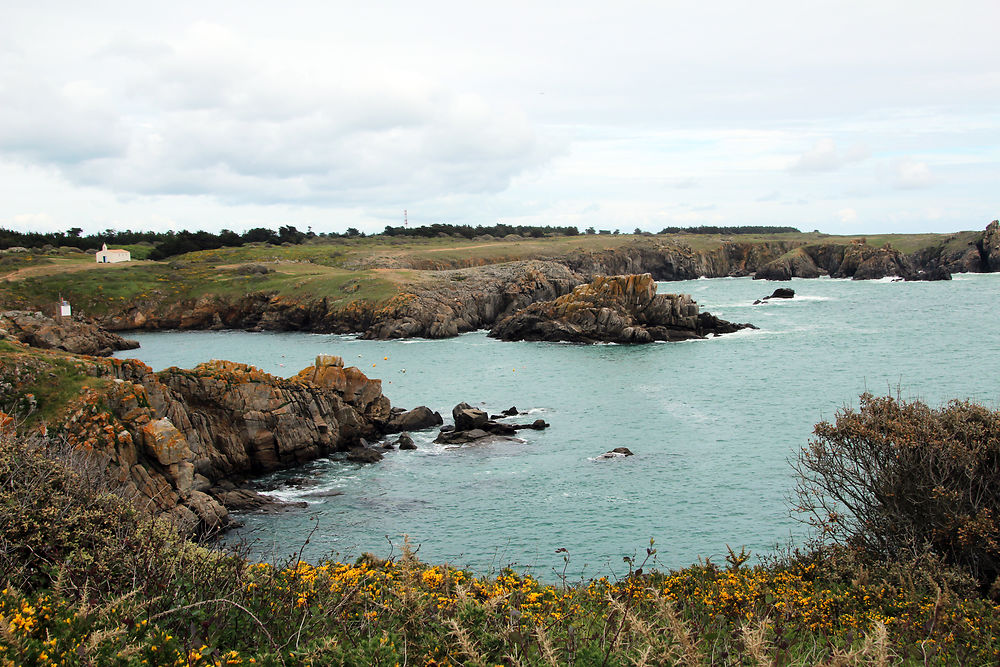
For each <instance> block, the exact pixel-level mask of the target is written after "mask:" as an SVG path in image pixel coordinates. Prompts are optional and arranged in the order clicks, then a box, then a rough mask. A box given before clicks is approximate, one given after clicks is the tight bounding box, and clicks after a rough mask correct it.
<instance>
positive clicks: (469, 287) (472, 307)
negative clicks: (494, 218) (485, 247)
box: [364, 261, 581, 339]
mask: <svg viewBox="0 0 1000 667" xmlns="http://www.w3.org/2000/svg"><path fill="white" fill-rule="evenodd" d="M580 282H581V278H580V276H578V275H576V274H574V273H573V272H572V271H570V270H569V269H567V268H566V267H565V266H563V265H562V264H557V263H554V262H539V261H527V262H510V263H506V264H496V265H491V266H486V267H482V268H477V269H462V270H458V271H444V272H440V274H438V275H436V276H435V277H434V279H433V280H431V281H428V282H426V283H423V284H421V285H418V286H414V287H413V289H412V291H410V292H407V293H405V294H402V295H399V296H397V297H396V298H395V299H393V300H392V301H391V302H389V303H388V304H387V305H386V306H384V307H383V308H381V309H380V310H379V311H378V313H377V317H376V320H375V321H374V322H373V323H372V326H371V327H369V328H368V329H367V330H366V331H365V333H364V337H365V338H380V339H382V338H409V337H414V336H419V337H423V338H448V337H451V336H457V335H458V334H460V333H463V332H466V331H474V330H475V329H480V328H483V327H486V326H489V325H491V324H493V323H494V322H495V321H496V320H497V319H499V318H501V317H504V316H505V315H507V314H509V313H512V312H516V311H518V310H520V309H522V308H524V307H525V306H527V305H529V304H531V303H534V302H536V301H542V300H547V299H554V298H556V297H557V296H560V295H562V294H566V293H567V292H569V291H570V290H572V289H573V287H574V286H576V285H578V284H579V283H580Z"/></svg>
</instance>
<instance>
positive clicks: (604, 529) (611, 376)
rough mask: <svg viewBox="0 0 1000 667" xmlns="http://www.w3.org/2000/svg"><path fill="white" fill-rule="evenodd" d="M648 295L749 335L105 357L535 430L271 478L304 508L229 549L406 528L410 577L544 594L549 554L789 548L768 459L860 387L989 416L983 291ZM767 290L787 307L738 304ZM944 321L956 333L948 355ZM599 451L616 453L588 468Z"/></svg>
mask: <svg viewBox="0 0 1000 667" xmlns="http://www.w3.org/2000/svg"><path fill="white" fill-rule="evenodd" d="M659 287H660V290H661V291H663V292H670V293H684V294H690V295H691V296H692V297H693V299H694V300H695V301H696V302H697V303H698V304H699V306H700V307H701V308H702V309H704V310H707V311H710V312H712V313H713V314H715V315H717V316H719V317H721V318H725V319H727V320H730V321H735V322H753V323H754V324H755V325H757V326H758V327H760V328H759V329H758V330H753V329H747V330H742V331H739V332H737V333H733V334H729V335H725V336H720V337H717V338H709V339H708V340H693V341H689V342H683V343H660V344H651V345H641V346H635V345H573V344H566V343H547V342H513V343H507V342H501V341H497V340H494V339H491V338H488V337H487V336H486V334H485V332H473V333H469V334H465V335H462V336H459V337H457V338H451V339H443V340H428V339H411V340H388V341H380V340H361V339H359V338H357V337H355V336H340V335H329V334H304V333H246V332H237V331H217V332H153V333H142V332H130V334H129V336H130V337H134V338H137V339H138V340H139V341H140V342H141V343H142V347H141V348H140V349H138V350H134V351H128V352H120V353H118V356H137V357H139V358H141V359H143V360H145V361H146V362H147V363H149V364H150V365H151V366H152V367H153V368H154V369H156V368H164V367H167V366H171V365H178V366H181V367H192V366H194V365H195V364H197V363H199V362H201V361H206V360H209V359H213V358H216V359H225V358H230V359H234V360H238V361H244V362H247V363H252V364H254V365H256V366H259V367H261V368H262V369H263V370H265V371H267V372H269V373H272V374H275V375H284V376H291V375H294V374H295V373H297V372H298V371H299V370H300V369H301V368H304V367H307V366H310V365H312V364H313V363H314V359H315V357H316V355H318V354H335V355H340V356H342V357H343V359H344V363H345V364H346V365H355V366H357V367H358V368H360V369H362V370H363V371H364V373H365V374H366V375H368V376H369V377H373V378H379V379H381V381H382V391H383V393H384V394H385V395H386V396H387V397H389V398H390V400H391V401H392V405H394V406H400V407H404V408H410V407H415V406H418V405H422V404H426V405H428V406H429V407H430V408H431V410H433V411H438V412H440V413H441V414H442V415H444V416H445V417H446V418H447V417H448V416H449V415H450V414H451V410H452V408H453V407H454V406H455V405H457V404H458V403H460V402H463V401H466V402H468V403H469V404H470V405H471V406H472V407H475V408H480V409H483V410H485V411H486V412H489V413H490V414H499V412H500V411H501V410H504V409H507V408H509V407H511V406H516V407H517V408H518V409H519V410H520V411H522V412H527V413H529V414H528V415H526V416H525V417H524V418H523V421H531V420H533V419H544V420H545V421H546V422H547V423H549V424H551V427H550V428H548V429H546V430H544V431H531V430H529V431H520V432H518V437H519V439H522V440H524V442H523V443H519V442H513V441H505V442H495V443H490V444H486V445H483V446H478V445H477V446H471V447H469V446H462V447H458V448H452V447H451V446H449V445H447V444H444V443H437V444H435V443H433V442H432V440H433V439H434V438H435V437H436V436H437V433H438V429H436V428H435V429H430V430H427V431H419V432H415V433H413V434H412V435H413V438H414V441H415V443H416V445H417V446H418V449H417V450H416V451H402V452H400V451H394V452H387V453H386V455H385V458H384V459H383V460H382V461H381V462H379V463H378V464H376V465H361V464H354V463H350V462H344V461H339V460H336V459H334V458H329V459H328V460H321V461H315V462H312V463H310V464H307V465H306V466H304V467H302V468H299V469H296V470H294V471H287V472H281V473H276V474H275V475H274V476H273V477H272V478H270V479H266V480H264V481H263V483H264V484H266V485H268V486H270V487H274V488H275V489H276V491H275V493H276V494H278V495H279V496H280V497H281V498H283V499H286V500H291V501H296V502H306V503H308V506H307V507H306V508H305V509H304V510H299V511H290V512H286V513H282V514H277V515H256V514H246V515H240V516H239V518H240V519H241V520H243V521H244V522H245V524H246V525H245V527H244V528H243V529H241V530H240V531H239V532H238V533H236V534H235V535H234V536H233V539H249V540H255V542H254V549H255V550H256V554H257V555H258V556H260V557H266V558H271V557H274V556H281V555H288V554H289V553H290V552H293V551H294V552H296V553H297V551H298V549H299V548H300V547H302V546H303V544H304V542H305V540H306V538H307V536H308V535H309V534H310V532H311V531H312V530H313V529H314V528H315V529H316V532H315V533H314V534H313V535H312V538H311V539H310V542H309V544H308V545H305V551H304V553H305V554H306V556H307V557H308V558H319V557H320V556H322V555H325V554H328V553H330V552H331V551H336V552H338V553H340V554H342V555H343V556H344V557H353V556H357V555H359V554H360V553H361V552H363V551H371V552H373V553H376V554H379V555H383V556H384V555H387V554H388V553H389V552H390V550H393V549H395V553H398V545H399V543H400V541H401V540H402V537H401V536H402V535H403V534H408V535H410V538H411V540H412V541H413V542H414V543H416V544H420V545H421V548H420V556H421V558H425V559H427V560H428V561H431V562H443V561H449V562H452V563H454V564H456V565H462V566H464V565H471V566H472V567H473V568H475V569H476V570H477V571H481V572H485V571H489V570H490V569H491V568H494V569H495V568H499V567H501V566H503V565H507V564H510V563H516V564H517V567H522V568H529V569H531V570H533V571H535V572H536V573H538V574H540V575H541V576H545V577H548V578H552V577H553V576H554V575H553V572H552V570H553V568H557V569H558V571H562V567H563V565H564V563H563V556H564V555H565V554H563V553H560V554H556V553H555V550H556V549H559V548H565V549H567V550H568V551H569V555H570V565H569V569H568V572H570V573H571V574H573V575H576V574H580V573H583V574H585V575H587V576H590V575H599V574H605V573H607V572H608V571H609V570H613V571H619V568H620V567H621V564H622V560H621V559H622V556H623V555H626V554H629V555H631V554H632V553H633V551H634V550H642V549H643V547H644V546H645V545H647V544H648V542H649V538H650V537H655V538H656V541H657V548H658V550H659V554H658V557H659V559H660V563H661V565H665V566H683V565H686V564H689V563H691V562H693V561H694V560H696V559H697V558H698V557H699V556H702V557H705V556H716V557H717V558H716V560H720V559H721V558H722V556H724V555H725V553H726V545H727V544H728V545H732V546H733V547H738V546H739V545H746V546H747V547H748V548H750V549H752V550H755V551H758V552H761V551H763V552H768V551H770V550H771V549H772V548H773V547H774V545H775V544H776V543H779V542H783V541H785V540H787V538H788V537H789V536H790V535H799V534H801V527H800V526H799V524H797V523H795V522H794V521H793V520H792V519H790V518H789V516H788V511H787V508H786V503H785V498H786V495H787V493H788V492H789V490H790V489H791V488H792V473H791V470H790V467H789V466H788V464H787V460H788V458H789V457H790V456H792V455H793V454H794V453H795V452H796V451H797V450H798V448H799V447H802V446H804V445H805V444H806V443H807V442H808V440H809V438H810V436H811V433H812V426H813V424H815V423H816V422H818V421H820V420H822V419H829V418H831V417H832V416H833V415H834V414H835V412H836V411H837V410H838V409H840V408H841V407H843V406H844V405H845V404H852V403H854V402H856V401H857V397H858V396H859V395H860V394H861V393H862V392H864V391H866V390H868V391H872V392H875V393H885V392H888V391H893V392H894V391H895V389H896V388H897V387H900V388H901V390H902V392H903V395H904V397H918V398H920V399H922V400H924V401H926V402H928V403H931V404H934V403H937V402H940V401H946V400H949V399H951V398H955V397H959V398H965V397H968V398H972V399H976V400H978V401H981V402H983V403H985V404H987V405H992V406H995V405H997V403H998V400H1000V355H997V354H996V353H995V352H996V350H997V349H1000V311H998V310H997V309H996V308H995V307H994V305H995V304H996V303H997V301H998V299H1000V276H996V275H992V274H986V275H971V274H958V275H955V276H954V279H953V280H951V281H947V282H944V281H942V282H900V283H893V282H890V281H888V280H887V281H864V282H863V281H850V280H831V279H827V278H824V279H816V280H803V279H792V281H791V282H783V283H771V282H768V281H752V280H751V279H749V278H739V279H718V280H714V279H713V280H692V281H685V282H672V283H661V284H660V286H659ZM778 287H788V288H791V289H794V291H795V296H794V298H792V299H771V300H769V301H768V302H766V303H762V304H758V305H753V302H754V301H755V300H757V299H760V298H761V297H763V296H766V295H768V294H771V293H772V292H773V291H774V290H775V289H776V288H778ZM957 322H961V323H962V329H961V331H967V330H969V328H972V329H973V330H975V331H976V332H977V333H976V335H975V336H965V335H962V336H961V344H957V343H956V340H957V338H956V336H958V335H959V333H957V330H956V328H955V323H957ZM914 351H919V354H916V353H914ZM404 371H405V372H404ZM448 421H450V420H448ZM518 421H521V419H518ZM616 447H627V448H628V449H630V450H631V451H632V452H634V456H629V457H617V458H614V459H610V460H603V461H593V460H591V459H593V458H595V457H598V456H600V455H602V454H603V453H605V452H608V451H610V450H612V449H614V448H616ZM304 479H307V480H308V481H307V482H305V483H303V480H304ZM387 537H388V540H387ZM389 541H392V543H393V544H394V545H395V547H390V545H389Z"/></svg>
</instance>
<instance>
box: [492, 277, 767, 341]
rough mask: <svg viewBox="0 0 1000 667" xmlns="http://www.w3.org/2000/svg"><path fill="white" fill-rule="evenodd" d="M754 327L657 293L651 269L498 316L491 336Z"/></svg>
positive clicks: (610, 337)
mask: <svg viewBox="0 0 1000 667" xmlns="http://www.w3.org/2000/svg"><path fill="white" fill-rule="evenodd" d="M747 327H752V325H749V324H734V323H732V322H726V321H725V320H720V319H719V318H717V317H715V316H713V315H710V314H708V313H699V312H698V305H697V304H696V303H695V302H694V301H693V300H692V299H691V297H689V296H687V295H683V294H657V293H656V282H655V281H654V280H653V278H652V276H650V275H649V274H648V273H647V274H643V275H630V276H602V277H599V278H596V279H595V280H593V281H592V282H590V283H588V284H586V285H581V286H579V287H577V288H576V289H574V290H573V292H571V293H570V294H567V295H565V296H562V297H559V298H558V299H555V300H553V301H546V302H541V303H535V304H532V305H531V306H529V307H527V308H525V309H524V310H522V311H519V312H517V313H514V314H513V315H510V316H508V317H506V318H504V319H502V320H500V321H499V322H498V323H497V324H496V325H495V326H494V327H493V329H491V330H490V333H489V335H490V336H491V337H493V338H499V339H501V340H535V341H570V342H575V343H597V342H613V343H650V342H653V341H657V340H663V341H678V340H690V339H693V338H705V337H707V336H708V335H710V334H720V333H732V332H734V331H738V330H739V329H744V328H747Z"/></svg>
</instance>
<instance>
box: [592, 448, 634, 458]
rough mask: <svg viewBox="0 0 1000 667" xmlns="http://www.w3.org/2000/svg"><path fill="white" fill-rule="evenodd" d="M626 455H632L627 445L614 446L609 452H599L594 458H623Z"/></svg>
mask: <svg viewBox="0 0 1000 667" xmlns="http://www.w3.org/2000/svg"><path fill="white" fill-rule="evenodd" d="M626 456H633V454H632V450H631V449H629V448H628V447H615V448H614V449H612V450H611V451H610V452H604V453H603V454H601V455H600V456H598V457H596V458H597V460H606V459H620V458H625V457H626Z"/></svg>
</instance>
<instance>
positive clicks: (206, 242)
mask: <svg viewBox="0 0 1000 667" xmlns="http://www.w3.org/2000/svg"><path fill="white" fill-rule="evenodd" d="M798 231H799V230H798V229H796V228H795V227H764V226H742V227H714V226H712V227H709V226H702V227H666V228H664V229H663V230H661V231H660V234H781V233H785V232H798ZM585 233H586V234H595V233H600V234H610V233H612V232H610V231H609V230H604V229H602V230H600V232H598V231H597V230H595V229H594V228H593V227H588V228H587V229H586V230H585ZM614 233H615V234H617V233H618V231H617V230H615V232H614ZM635 233H636V234H639V233H642V232H641V230H639V229H636V231H635ZM511 234H515V235H517V236H522V237H527V238H541V237H544V236H577V235H579V234H580V230H579V229H577V228H576V227H572V226H566V227H543V226H537V225H505V224H502V223H498V224H496V225H476V226H475V227H473V226H471V225H451V224H445V223H434V224H431V225H423V226H420V227H392V226H387V227H386V228H385V230H384V231H383V232H382V234H381V236H391V237H420V238H434V237H437V236H452V237H464V238H466V239H473V238H475V237H477V236H487V235H489V236H494V237H500V238H502V237H504V236H508V235H511ZM364 236H365V234H364V232H361V231H359V230H358V229H356V228H354V227H348V228H347V230H346V231H345V232H344V233H342V234H341V233H337V232H327V233H321V234H315V233H313V231H312V229H311V228H310V229H309V230H308V231H305V232H303V231H301V230H299V229H296V228H295V227H294V226H292V225H285V226H282V227H279V228H278V230H277V231H275V230H272V229H268V228H266V227H254V228H253V229H248V230H247V231H245V232H243V233H242V234H240V233H237V232H234V231H231V230H229V229H223V230H222V231H220V232H218V233H214V232H205V231H193V232H191V231H188V230H186V229H185V230H181V231H179V232H175V231H168V232H152V231H132V230H130V229H126V230H124V231H119V230H114V229H106V230H104V231H103V232H98V233H95V234H86V235H85V234H84V233H83V230H82V229H81V228H79V227H73V228H71V229H68V230H67V231H64V232H44V233H43V232H18V231H14V230H10V229H0V249H7V248H13V247H23V248H43V247H45V246H52V247H57V248H58V247H72V248H79V249H80V250H97V249H99V248H100V247H101V245H102V244H104V243H107V244H108V245H110V246H123V245H134V244H138V243H146V244H150V245H152V246H153V250H152V252H150V254H149V258H150V259H165V258H167V257H174V256H176V255H182V254H184V253H188V252H195V251H198V250H214V249H216V248H223V247H238V246H242V245H246V244H248V243H273V244H275V245H280V244H282V243H291V244H299V243H303V242H305V241H307V240H310V239H314V238H360V237H364Z"/></svg>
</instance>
